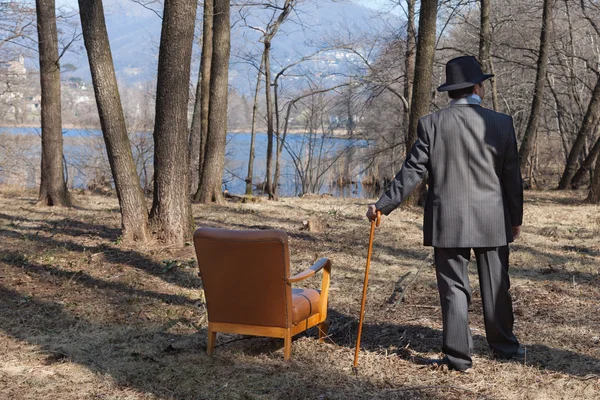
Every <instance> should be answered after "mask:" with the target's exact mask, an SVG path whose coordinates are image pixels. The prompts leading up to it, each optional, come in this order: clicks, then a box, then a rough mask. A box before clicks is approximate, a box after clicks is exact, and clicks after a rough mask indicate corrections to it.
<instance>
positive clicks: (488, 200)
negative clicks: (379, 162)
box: [367, 56, 524, 371]
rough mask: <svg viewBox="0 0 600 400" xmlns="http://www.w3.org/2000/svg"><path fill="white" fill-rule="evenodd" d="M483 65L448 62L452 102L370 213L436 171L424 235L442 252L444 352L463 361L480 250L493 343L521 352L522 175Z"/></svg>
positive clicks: (499, 349)
mask: <svg viewBox="0 0 600 400" xmlns="http://www.w3.org/2000/svg"><path fill="white" fill-rule="evenodd" d="M492 76H493V75H486V74H483V72H482V71H481V67H480V65H479V63H478V62H477V60H476V59H475V58H474V57H471V56H464V57H458V58H454V59H452V60H450V61H448V63H447V64H446V83H444V84H443V85H441V86H440V87H438V89H437V90H438V91H440V92H445V91H447V92H448V93H449V96H450V98H451V99H452V100H451V102H450V106H449V107H447V108H444V109H441V110H439V111H437V112H435V113H433V114H429V115H426V116H424V117H422V118H421V119H420V120H419V123H418V127H417V136H418V139H417V141H416V142H415V144H414V145H413V147H412V149H411V151H410V154H408V157H407V158H406V160H405V162H404V165H403V166H402V169H401V170H400V172H399V173H398V174H397V175H396V177H395V178H394V181H393V182H392V183H391V185H390V187H389V189H388V190H387V191H386V192H385V193H384V194H383V195H382V196H381V198H380V199H379V200H378V201H377V203H375V204H373V205H370V206H369V209H368V211H367V218H369V219H370V220H373V219H374V218H375V217H376V211H381V213H382V214H384V215H388V214H389V213H390V212H392V211H393V210H394V209H395V208H396V207H398V206H399V205H400V203H402V200H404V199H405V198H406V197H407V196H408V195H409V194H410V192H411V191H412V190H413V189H414V188H415V186H416V185H417V184H418V183H419V182H420V181H421V180H422V178H423V177H424V175H425V172H428V176H429V178H428V193H427V202H426V205H425V216H424V220H423V234H424V245H425V246H433V247H434V258H435V265H436V275H437V282H438V289H439V293H440V301H441V305H442V318H443V326H444V339H443V341H444V344H443V351H444V353H445V354H446V357H445V358H444V360H443V361H444V362H445V363H447V364H448V366H449V367H450V368H452V369H456V370H459V371H465V370H466V369H468V368H470V367H471V365H472V360H471V348H472V338H471V331H470V329H469V321H468V315H467V313H468V306H469V303H470V301H471V288H470V286H469V278H468V263H469V259H470V257H471V249H473V250H474V252H475V257H476V259H477V268H478V272H479V284H480V290H481V297H482V300H483V313H484V320H485V331H486V337H487V341H488V344H489V346H490V347H491V349H492V350H493V352H494V353H495V354H496V355H497V356H498V357H501V358H513V357H515V358H522V357H523V356H524V351H523V349H522V348H521V347H520V346H519V342H518V341H517V338H516V337H515V335H514V334H513V321H514V317H513V311H512V301H511V297H510V294H509V291H508V290H509V287H510V281H509V277H508V255H509V249H508V243H510V242H512V241H513V240H515V239H516V238H517V237H518V236H519V234H520V229H521V228H520V227H521V223H522V219H523V185H522V180H521V172H520V168H519V158H518V152H517V140H516V137H515V132H514V127H513V121H512V118H511V117H510V116H508V115H505V114H500V113H497V112H494V111H491V110H488V109H485V108H483V107H481V106H480V103H481V101H482V99H483V97H484V95H485V88H484V86H483V82H484V81H485V80H486V79H488V78H490V77H492Z"/></svg>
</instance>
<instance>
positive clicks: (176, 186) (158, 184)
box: [150, 0, 197, 244]
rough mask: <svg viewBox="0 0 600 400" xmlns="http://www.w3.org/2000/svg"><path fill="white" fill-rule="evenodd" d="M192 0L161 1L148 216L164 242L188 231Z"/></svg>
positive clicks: (177, 239)
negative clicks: (152, 177)
mask: <svg viewBox="0 0 600 400" xmlns="http://www.w3.org/2000/svg"><path fill="white" fill-rule="evenodd" d="M196 6H197V4H196V1H193V0H167V1H165V7H164V13H163V20H162V32H161V37H160V50H159V56H158V82H157V88H156V117H155V123H154V197H153V202H152V209H151V211H150V222H151V225H152V227H153V229H154V230H155V231H156V233H157V235H158V237H159V238H160V239H162V240H164V241H165V242H167V243H176V244H179V243H181V244H182V243H183V242H184V241H185V240H186V239H187V238H188V236H189V235H190V234H191V232H192V228H193V219H192V207H191V203H190V196H189V193H190V185H189V180H188V174H189V168H188V167H189V160H188V156H189V154H188V124H187V110H188V100H189V82H190V62H191V59H192V44H193V41H194V22H195V19H196Z"/></svg>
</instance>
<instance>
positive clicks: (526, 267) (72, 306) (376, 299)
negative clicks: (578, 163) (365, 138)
mask: <svg viewBox="0 0 600 400" xmlns="http://www.w3.org/2000/svg"><path fill="white" fill-rule="evenodd" d="M584 196H585V194H584V193H582V192H579V193H561V192H533V193H531V192H528V193H527V194H526V204H525V225H524V228H523V234H522V237H521V238H520V239H519V240H518V241H517V242H516V243H515V244H514V245H512V246H511V261H512V266H511V283H512V288H511V292H512V295H513V299H514V306H515V314H516V324H515V329H516V334H517V337H518V338H519V339H520V341H521V342H522V343H523V344H525V345H526V346H527V358H526V360H525V362H524V363H515V362H506V361H500V360H496V359H494V358H493V357H492V356H491V354H490V351H489V350H488V347H487V345H486V341H485V331H484V327H483V318H482V310H481V301H480V300H481V299H480V297H479V292H478V282H477V275H476V268H475V266H474V265H473V264H472V265H471V267H470V271H471V284H472V287H473V292H474V298H473V303H472V305H471V312H470V320H471V327H472V330H473V334H474V343H475V348H474V368H473V369H472V371H471V373H469V374H460V373H457V372H454V371H448V370H447V369H444V368H435V367H433V366H429V365H423V364H422V362H421V360H422V359H428V358H436V357H439V352H440V351H441V339H442V333H441V313H440V307H439V299H438V294H437V288H436V284H435V274H434V270H433V267H432V266H431V261H430V255H431V253H432V251H431V249H430V248H426V247H422V246H421V240H422V239H421V227H422V217H421V211H420V210H419V209H405V210H397V211H396V212H394V213H393V214H392V215H391V216H390V217H388V218H386V219H385V221H384V223H383V224H382V226H381V227H380V228H378V229H377V231H376V238H375V247H374V255H373V262H372V265H371V275H370V285H369V294H368V299H367V310H366V320H365V327H364V331H363V336H362V345H363V346H362V350H361V353H360V364H359V368H358V370H357V371H356V372H354V371H353V370H352V368H351V365H352V359H353V352H354V343H355V339H356V331H357V327H358V322H357V320H358V314H359V309H360V298H361V294H362V282H363V276H364V275H363V274H364V268H365V259H366V252H367V242H368V231H369V224H368V222H367V221H366V220H365V219H364V217H363V214H364V212H365V211H366V205H367V203H368V201H367V200H356V199H335V198H320V197H314V198H302V199H300V198H293V199H288V198H286V199H281V201H279V202H268V201H262V202H260V203H251V204H237V203H228V204H227V205H224V206H216V205H213V206H204V205H194V216H195V221H196V225H197V226H220V227H227V228H233V229H245V228H251V229H264V228H278V229H283V230H285V231H287V232H288V234H289V236H290V247H291V259H292V269H293V271H292V272H297V271H300V270H302V269H304V268H305V267H307V266H309V265H311V263H312V262H313V261H315V260H316V259H317V258H320V257H329V258H330V259H331V260H332V261H333V272H332V289H331V293H330V307H329V321H330V331H329V333H330V336H329V337H328V338H327V341H326V343H319V342H318V341H317V334H316V332H315V331H314V329H313V330H309V331H308V332H307V333H305V334H301V335H298V336H297V337H296V338H295V340H294V343H293V347H292V360H291V361H290V362H285V361H283V351H282V347H283V341H282V340H277V339H269V338H254V337H240V336H235V335H223V334H219V336H218V337H217V348H216V349H215V354H214V355H213V357H208V356H207V355H206V353H205V348H206V326H207V317H206V312H205V308H204V303H203V295H202V291H201V288H202V283H201V281H200V279H199V278H198V276H197V264H196V261H195V255H194V252H193V247H192V246H189V245H188V246H186V247H184V248H179V247H165V246H163V245H160V244H158V243H150V244H148V245H144V246H126V245H125V244H123V243H121V242H120V239H119V223H120V217H119V210H118V203H117V201H116V199H115V198H112V197H102V196H92V195H82V194H77V195H76V196H75V198H76V200H77V204H78V205H77V207H75V208H71V209H59V208H38V207H35V206H34V203H35V200H36V193H34V192H22V191H11V190H9V189H6V188H4V189H2V190H0V241H1V244H0V398H2V399H42V400H43V399H213V398H214V399H361V398H364V399H372V398H402V399H403V398H406V399H479V398H489V399H595V398H598V397H599V396H600V301H599V300H600V274H599V272H600V207H598V206H591V205H586V204H583V199H584ZM307 219H313V220H319V221H320V222H321V224H322V232H319V233H316V232H309V231H306V230H302V227H303V224H302V221H303V220H307ZM421 266H423V268H422V269H421V272H420V273H419V274H418V276H417V277H416V280H414V283H413V284H412V285H410V286H409V289H408V292H407V293H406V294H405V296H404V300H403V301H402V302H399V303H397V304H395V299H397V297H398V293H399V288H400V287H401V286H407V285H406V282H407V281H410V280H412V278H414V276H415V274H416V271H417V270H419V268H420V267H421ZM407 273H411V275H410V276H408V277H407V278H406V279H405V280H404V281H403V283H402V284H400V283H399V284H397V282H398V281H399V279H400V278H402V277H405V276H406V274H407ZM319 279H320V276H318V277H315V278H311V281H309V282H308V284H307V285H312V286H318V284H319Z"/></svg>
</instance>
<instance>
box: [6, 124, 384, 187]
mask: <svg viewBox="0 0 600 400" xmlns="http://www.w3.org/2000/svg"><path fill="white" fill-rule="evenodd" d="M2 131H4V132H7V133H11V134H21V135H37V136H40V135H41V129H39V128H0V132H2ZM63 136H64V137H65V145H64V155H65V159H66V160H67V165H69V185H70V186H71V187H75V188H84V187H87V185H88V183H89V181H90V180H91V179H92V177H91V173H90V168H89V166H86V165H85V162H86V159H91V158H92V157H96V158H98V155H99V153H100V151H103V152H104V150H103V145H101V144H102V141H101V138H102V133H101V131H99V130H81V129H68V130H63ZM69 138H71V139H69ZM77 138H80V139H82V138H88V139H89V138H96V141H95V142H94V143H99V144H98V145H97V146H96V147H94V148H89V146H87V145H82V144H78V143H77V141H78V140H77ZM148 138H149V143H152V136H151V134H148ZM86 143H87V142H86ZM286 144H287V145H286V148H284V150H283V151H282V153H281V175H280V179H279V184H280V185H279V195H280V196H297V195H299V194H300V193H302V185H301V180H300V178H299V175H300V174H303V173H305V171H304V170H303V168H301V167H300V169H302V170H303V171H301V172H300V173H299V172H298V168H299V167H298V163H306V162H307V160H308V158H309V154H312V159H313V160H315V161H314V164H315V165H316V163H317V160H318V159H319V155H320V157H321V158H322V161H321V164H322V165H328V164H330V163H333V161H334V160H335V159H336V158H337V157H338V155H339V154H340V153H341V152H345V151H346V152H347V151H349V150H350V149H351V148H353V150H354V151H360V149H362V148H365V147H367V146H368V142H367V141H365V140H355V139H348V138H337V137H322V136H318V137H315V136H312V137H311V136H309V135H308V134H293V135H288V136H287V137H286ZM310 145H312V152H310V151H309V147H310ZM36 147H37V148H35V149H30V150H31V151H32V152H37V153H38V157H39V152H40V148H39V146H36ZM249 148H250V134H249V133H229V134H228V135H227V147H226V156H225V157H226V162H225V174H224V177H223V180H224V184H223V189H226V190H228V191H229V192H230V193H233V194H243V193H244V192H245V188H246V183H245V182H244V179H245V178H246V175H247V168H248V156H249ZM266 148H267V135H266V134H265V133H257V134H256V138H255V162H254V171H253V175H254V179H253V181H254V183H258V182H262V181H263V180H264V176H265V172H266V161H265V159H266ZM133 152H134V158H135V157H136V156H137V155H138V154H137V153H136V152H137V150H136V147H135V146H133ZM101 158H102V157H101ZM103 158H104V159H105V158H106V156H105V155H104V156H103ZM342 160H343V157H340V159H339V160H338V161H337V163H338V165H336V166H335V167H334V168H331V169H330V170H329V171H328V172H326V173H325V174H323V176H322V177H321V179H320V180H319V181H320V184H319V185H316V186H311V187H310V188H309V189H312V190H310V191H312V192H317V193H321V194H324V193H329V194H332V195H333V196H341V197H374V196H375V194H374V193H371V192H369V191H368V190H365V188H363V187H362V185H361V184H360V179H361V176H360V175H359V174H358V173H357V175H356V176H353V177H352V180H353V181H355V182H357V183H354V184H352V185H346V186H343V187H339V186H338V185H336V184H334V180H335V178H336V175H335V173H334V172H335V171H337V172H338V173H340V172H341V171H342V170H343V166H341V165H339V164H341V161H342ZM105 164H106V165H107V162H105ZM147 164H149V167H150V169H151V164H152V163H151V160H150V162H149V163H147ZM274 166H275V156H273V168H274ZM97 169H98V168H97ZM103 170H106V168H103ZM138 170H139V171H138V172H140V174H141V175H142V171H141V168H140V167H139V166H138ZM322 170H323V167H322V168H321V171H322ZM354 170H355V171H360V170H362V168H360V166H359V165H355V166H354ZM38 173H39V172H38ZM35 175H36V173H35V172H32V173H29V172H28V182H27V185H28V186H35ZM148 175H149V177H148V178H147V179H148V180H149V179H151V175H152V174H151V171H150V172H149V174H148ZM313 175H315V174H314V173H313ZM31 176H33V179H32V178H31ZM142 180H143V178H142ZM1 181H2V180H1V176H0V182H1ZM150 186H151V185H150Z"/></svg>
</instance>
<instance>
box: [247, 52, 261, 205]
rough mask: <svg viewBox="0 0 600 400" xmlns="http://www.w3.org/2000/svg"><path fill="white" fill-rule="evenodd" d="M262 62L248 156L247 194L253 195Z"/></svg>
mask: <svg viewBox="0 0 600 400" xmlns="http://www.w3.org/2000/svg"><path fill="white" fill-rule="evenodd" d="M262 68H263V65H262V63H261V64H260V66H259V67H258V72H257V74H256V86H255V88H254V101H253V103H252V123H251V124H252V125H251V127H250V152H249V153H250V154H249V156H248V173H247V175H246V195H248V196H251V195H252V177H253V175H254V140H255V137H256V114H257V112H258V94H259V92H260V81H261V77H262Z"/></svg>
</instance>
